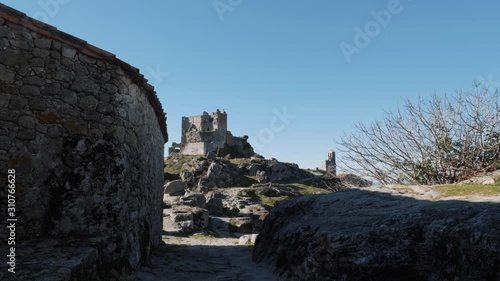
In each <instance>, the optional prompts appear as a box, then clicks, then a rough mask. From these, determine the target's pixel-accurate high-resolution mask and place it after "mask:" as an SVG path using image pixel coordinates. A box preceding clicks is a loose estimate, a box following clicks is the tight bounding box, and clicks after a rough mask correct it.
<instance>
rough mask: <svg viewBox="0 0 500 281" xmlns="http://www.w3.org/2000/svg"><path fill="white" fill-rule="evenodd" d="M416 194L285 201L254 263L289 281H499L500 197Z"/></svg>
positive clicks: (357, 192) (356, 192) (384, 191)
mask: <svg viewBox="0 0 500 281" xmlns="http://www.w3.org/2000/svg"><path fill="white" fill-rule="evenodd" d="M413 193H414V192H413V191H412V192H408V193H405V196H398V195H397V194H399V191H397V189H389V188H385V187H384V188H381V187H369V188H363V189H348V190H345V191H341V192H337V193H332V194H327V195H310V196H304V197H300V198H295V199H292V200H289V201H282V202H279V203H278V204H277V206H275V207H274V208H273V210H272V211H271V213H270V214H269V216H268V217H267V218H266V221H265V224H264V228H263V231H262V232H261V233H260V235H259V237H258V239H257V242H256V245H255V249H254V254H253V259H254V260H255V261H258V262H265V263H267V264H270V265H272V266H274V267H275V268H276V270H277V272H279V273H280V274H282V275H283V276H285V277H286V278H287V280H432V281H438V280H439V281H441V280H443V281H444V280H454V281H455V280H456V281H458V280H464V281H465V280H467V281H468V280H500V215H499V214H500V204H499V202H500V197H495V198H489V199H488V201H489V202H477V201H478V199H477V198H476V200H475V202H473V201H471V200H467V199H463V200H448V201H429V200H424V198H425V197H424V196H423V195H422V196H421V195H414V194H413ZM426 193H427V192H426ZM483 199H484V198H483Z"/></svg>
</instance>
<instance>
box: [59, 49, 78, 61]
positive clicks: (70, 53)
mask: <svg viewBox="0 0 500 281" xmlns="http://www.w3.org/2000/svg"><path fill="white" fill-rule="evenodd" d="M62 55H63V57H66V58H70V59H72V58H74V57H75V55H76V50H75V49H73V48H69V47H63V48H62Z"/></svg>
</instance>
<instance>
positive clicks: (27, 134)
mask: <svg viewBox="0 0 500 281" xmlns="http://www.w3.org/2000/svg"><path fill="white" fill-rule="evenodd" d="M35 137H36V133H35V131H33V130H23V131H21V132H20V133H19V134H18V135H17V138H18V139H20V140H26V141H28V140H34V139H35Z"/></svg>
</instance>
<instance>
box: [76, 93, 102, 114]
mask: <svg viewBox="0 0 500 281" xmlns="http://www.w3.org/2000/svg"><path fill="white" fill-rule="evenodd" d="M97 104H98V101H97V100H96V99H95V98H94V97H92V96H85V97H83V98H81V99H80V100H79V102H78V107H80V108H81V109H84V110H89V111H94V110H95V109H96V108H97Z"/></svg>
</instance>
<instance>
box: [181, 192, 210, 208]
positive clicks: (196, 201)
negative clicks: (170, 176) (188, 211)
mask: <svg viewBox="0 0 500 281" xmlns="http://www.w3.org/2000/svg"><path fill="white" fill-rule="evenodd" d="M206 202H207V200H206V199H205V195H203V194H201V193H188V194H186V195H184V196H183V197H182V198H181V204H183V205H188V206H192V207H200V208H205V204H206Z"/></svg>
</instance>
